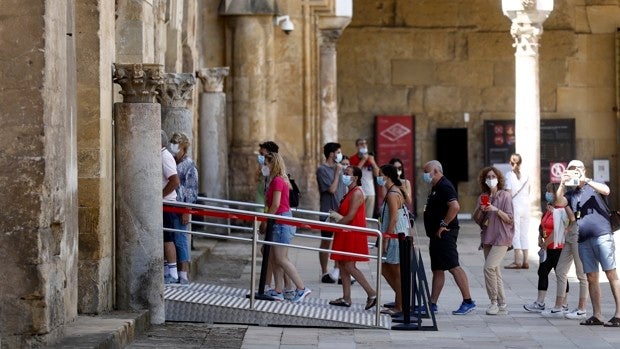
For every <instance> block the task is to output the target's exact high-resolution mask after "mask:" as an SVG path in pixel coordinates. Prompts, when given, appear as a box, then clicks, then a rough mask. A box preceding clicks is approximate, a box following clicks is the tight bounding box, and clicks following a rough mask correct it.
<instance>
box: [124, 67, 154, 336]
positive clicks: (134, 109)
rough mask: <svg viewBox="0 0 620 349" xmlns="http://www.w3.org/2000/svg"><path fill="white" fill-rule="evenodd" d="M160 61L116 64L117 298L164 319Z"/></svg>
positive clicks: (125, 306)
mask: <svg viewBox="0 0 620 349" xmlns="http://www.w3.org/2000/svg"><path fill="white" fill-rule="evenodd" d="M163 80H164V79H163V66H162V65H160V64H115V66H114V82H115V83H117V84H119V85H120V86H121V88H122V91H121V92H120V93H121V94H122V95H123V103H115V104H114V119H115V125H114V126H115V151H116V152H115V170H116V188H115V189H116V278H117V284H116V302H117V307H118V309H120V310H140V309H148V310H149V311H150V316H151V323H154V324H159V323H163V322H165V310H164V282H163V280H164V278H163V265H164V258H163V257H164V256H163V248H164V246H163V240H162V231H163V220H162V194H161V190H162V184H161V177H162V165H161V141H160V130H161V122H160V115H161V108H160V105H159V104H158V103H154V102H155V101H154V99H155V95H156V93H157V92H156V91H155V89H156V87H157V86H159V85H161V84H162V83H163Z"/></svg>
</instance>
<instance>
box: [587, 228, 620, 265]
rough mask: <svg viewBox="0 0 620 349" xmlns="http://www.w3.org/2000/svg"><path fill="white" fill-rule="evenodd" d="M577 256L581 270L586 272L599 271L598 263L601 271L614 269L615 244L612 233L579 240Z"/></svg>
mask: <svg viewBox="0 0 620 349" xmlns="http://www.w3.org/2000/svg"><path fill="white" fill-rule="evenodd" d="M579 258H580V259H581V263H582V264H583V271H584V272H586V273H593V272H597V271H599V268H598V266H599V263H600V264H601V268H602V269H603V271H607V270H612V269H615V268H616V245H615V243H614V236H613V234H611V233H610V234H605V235H601V236H597V237H593V238H590V239H588V240H586V241H583V242H580V243H579Z"/></svg>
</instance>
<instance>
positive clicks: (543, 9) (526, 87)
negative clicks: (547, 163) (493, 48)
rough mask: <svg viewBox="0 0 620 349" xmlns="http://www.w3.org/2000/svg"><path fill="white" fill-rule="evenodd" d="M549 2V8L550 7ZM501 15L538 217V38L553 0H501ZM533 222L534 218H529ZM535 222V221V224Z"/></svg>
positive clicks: (518, 133)
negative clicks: (507, 34) (505, 20)
mask: <svg viewBox="0 0 620 349" xmlns="http://www.w3.org/2000/svg"><path fill="white" fill-rule="evenodd" d="M549 5H550V7H549ZM502 7H503V10H504V14H505V15H506V16H508V18H510V19H511V21H512V26H511V27H510V34H511V35H512V37H513V38H514V40H515V42H514V44H513V47H515V49H516V51H515V137H516V152H517V153H519V154H521V156H522V158H523V164H522V165H521V167H522V170H523V172H525V173H527V174H528V176H529V177H530V201H531V203H532V205H531V207H532V215H533V216H535V217H540V215H541V212H540V197H541V184H540V86H539V70H538V46H539V45H538V40H539V38H540V35H541V34H542V31H543V29H542V24H543V22H544V21H545V19H547V17H548V16H549V14H550V13H551V10H552V9H553V1H552V0H551V1H549V0H547V1H536V0H504V1H503V2H502ZM532 221H536V220H535V219H532ZM536 225H537V224H536Z"/></svg>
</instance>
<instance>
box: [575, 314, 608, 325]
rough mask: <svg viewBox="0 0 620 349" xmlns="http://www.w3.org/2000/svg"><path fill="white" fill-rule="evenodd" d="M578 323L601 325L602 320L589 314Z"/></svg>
mask: <svg viewBox="0 0 620 349" xmlns="http://www.w3.org/2000/svg"><path fill="white" fill-rule="evenodd" d="M610 321H611V320H610ZM579 324H580V325H584V326H601V325H603V321H601V320H599V319H598V318H597V317H596V316H591V317H590V318H589V319H587V320H583V321H582V322H580V323H579Z"/></svg>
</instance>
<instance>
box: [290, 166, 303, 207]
mask: <svg viewBox="0 0 620 349" xmlns="http://www.w3.org/2000/svg"><path fill="white" fill-rule="evenodd" d="M288 180H289V182H291V186H292V187H293V189H290V190H289V192H288V199H289V206H290V207H299V200H300V199H301V192H300V191H299V187H298V186H297V183H295V180H294V179H293V177H291V174H290V173H289V174H288Z"/></svg>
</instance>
